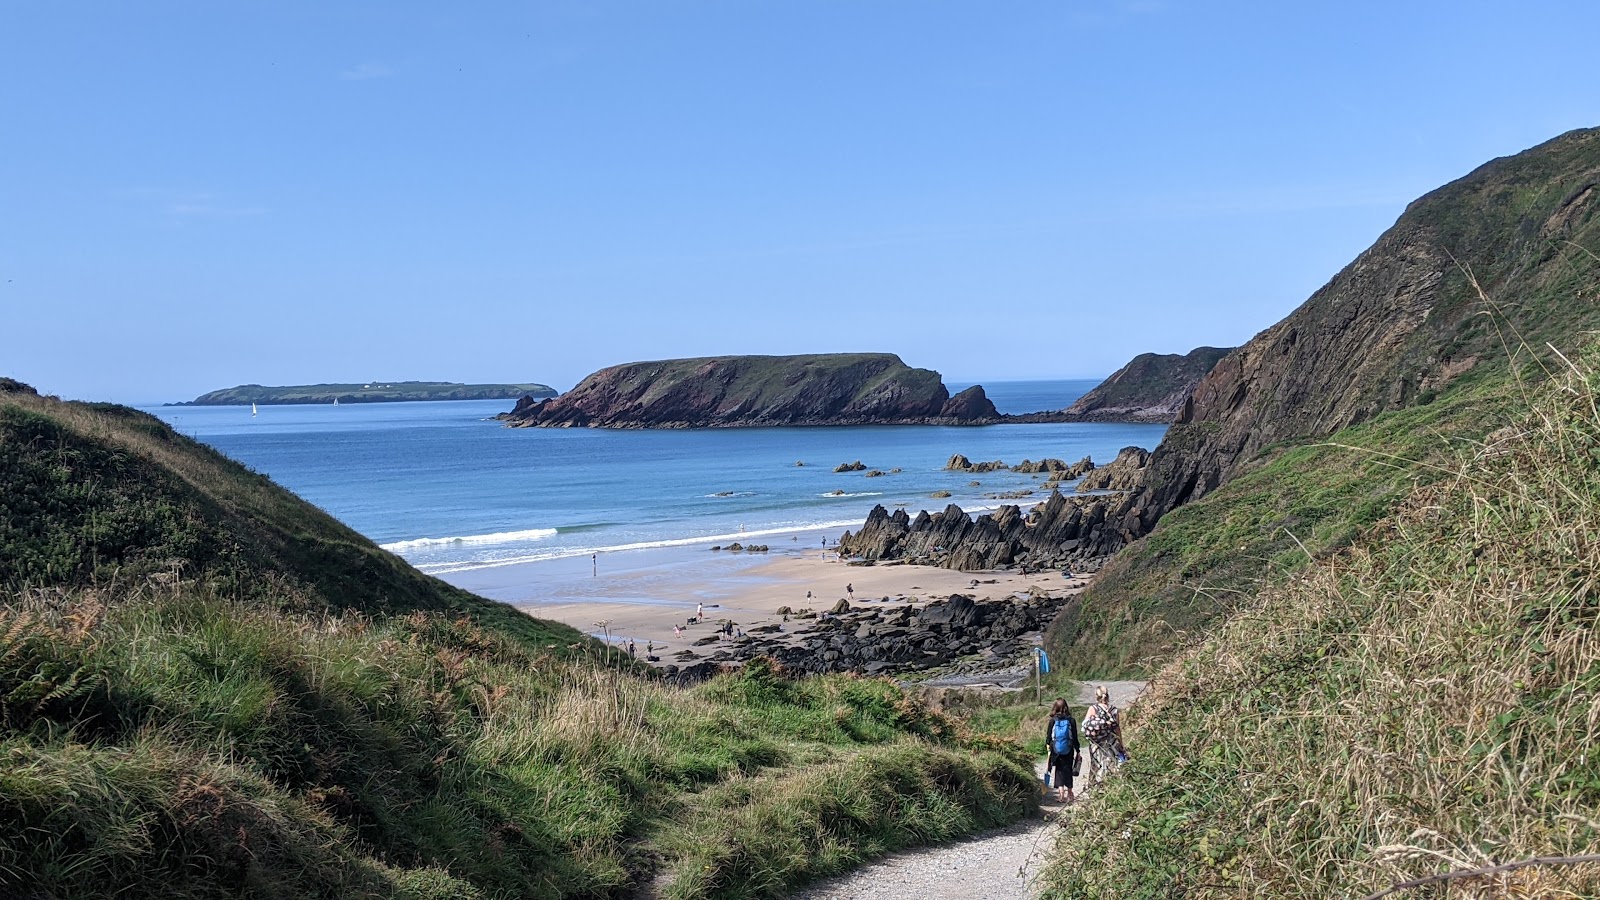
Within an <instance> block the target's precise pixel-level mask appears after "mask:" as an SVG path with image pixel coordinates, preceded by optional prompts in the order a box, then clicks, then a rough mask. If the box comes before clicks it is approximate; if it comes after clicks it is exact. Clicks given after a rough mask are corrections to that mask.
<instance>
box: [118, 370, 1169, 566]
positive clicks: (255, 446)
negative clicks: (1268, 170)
mask: <svg viewBox="0 0 1600 900" xmlns="http://www.w3.org/2000/svg"><path fill="white" fill-rule="evenodd" d="M1094 383H1095V382H1093V381H1035V382H996V383H993V384H990V385H985V387H986V388H987V389H988V390H989V394H990V397H991V398H992V399H993V400H994V402H995V405H996V406H997V407H999V408H1000V409H1001V410H1002V411H1004V412H1031V411H1034V410H1041V409H1060V408H1062V407H1064V406H1067V405H1069V404H1070V403H1071V402H1072V400H1073V399H1076V397H1077V396H1078V395H1080V394H1082V393H1083V392H1084V391H1085V390H1087V389H1088V388H1090V387H1092V386H1093V385H1094ZM953 387H954V389H956V390H959V389H960V387H962V386H960V385H957V386H953ZM509 406H510V404H509V403H507V402H504V401H463V402H433V403H375V404H361V405H344V406H337V407H335V406H332V405H328V406H320V405H319V406H268V407H262V408H261V409H260V412H259V414H258V415H256V416H254V417H252V416H251V414H250V410H249V408H248V407H153V408H149V411H150V412H153V413H155V414H156V415H159V416H161V417H162V418H163V419H165V420H167V421H168V422H170V423H172V424H173V426H174V427H176V428H177V429H178V430H179V431H181V432H183V433H185V434H189V435H192V436H194V437H196V438H199V439H200V440H203V441H205V442H206V443H209V444H211V445H212V446H214V447H216V448H217V449H219V450H221V451H222V452H224V453H226V454H228V455H229V456H231V457H233V458H234V459H237V460H239V461H241V462H243V463H245V464H246V465H249V466H250V467H252V468H254V469H256V470H257V471H260V472H264V473H266V474H268V475H270V476H272V478H273V479H274V480H276V481H277V482H278V483H279V484H282V485H284V486H285V487H287V488H289V489H290V490H293V491H295V492H296V493H298V494H300V495H301V496H302V497H305V498H306V499H308V500H310V501H311V502H312V503H315V504H317V505H318V506H320V507H322V508H323V509H325V510H327V511H328V512H330V513H332V514H333V515H334V516H336V517H338V518H339V519H341V520H343V521H344V522H345V523H347V524H349V525H350V526H351V527H353V528H355V529H356V530H357V531H360V532H361V533H362V534H365V535H367V536H368V537H370V538H372V539H373V540H374V541H377V542H378V543H380V544H383V545H385V546H387V547H388V548H389V549H391V550H393V551H394V552H396V553H399V554H400V555H401V556H403V557H405V558H406V559H408V560H410V561H411V562H412V563H413V564H415V565H417V566H418V567H419V568H421V569H422V570H423V571H426V572H431V573H435V574H448V573H452V572H464V571H469V570H473V569H477V568H481V567H485V566H495V565H504V564H508V563H514V562H525V561H534V560H540V559H552V558H557V557H566V556H579V555H588V554H590V553H594V552H612V551H618V550H624V549H639V548H648V547H670V546H678V545H684V546H686V545H690V544H701V543H705V542H708V541H718V540H720V541H724V542H726V541H730V540H734V539H743V540H745V541H746V542H749V541H750V539H752V538H757V539H759V538H760V537H761V536H763V535H773V536H777V535H787V534H789V533H790V532H795V531H802V530H815V529H819V528H829V529H835V528H836V529H838V530H840V531H842V530H843V529H845V528H847V527H853V526H855V525H857V524H859V523H860V522H861V520H862V519H863V518H864V517H865V516H866V514H867V512H868V511H870V510H871V509H872V506H873V505H874V504H876V503H882V504H884V505H886V506H889V507H890V508H893V507H894V506H896V505H905V506H906V507H907V508H908V509H910V510H912V511H915V510H918V509H922V508H931V509H942V508H944V506H945V504H946V503H951V502H954V503H957V504H959V505H961V506H962V507H963V508H965V509H968V510H972V509H980V508H992V507H994V506H995V505H997V504H998V503H999V502H1000V501H997V500H994V499H990V498H987V497H985V496H984V495H985V494H987V493H990V492H994V491H1008V490H1015V489H1019V488H1024V487H1028V486H1030V485H1033V486H1037V479H1036V478H1034V477H1033V476H1028V475H1018V474H1015V473H1012V472H995V473H988V474H984V475H978V476H972V475H968V474H963V473H956V472H945V471H943V470H942V467H943V465H944V463H945V461H946V460H947V459H948V458H949V457H950V455H951V454H952V453H964V454H966V455H967V456H968V457H970V458H971V459H973V460H974V461H977V460H991V459H1001V460H1004V461H1006V462H1008V463H1016V462H1019V461H1021V460H1022V459H1023V458H1024V457H1028V458H1032V459H1039V458H1042V457H1046V456H1053V457H1057V458H1060V459H1065V460H1067V461H1068V462H1072V461H1075V460H1077V459H1080V458H1082V457H1084V456H1090V457H1092V458H1093V459H1094V460H1095V461H1096V462H1099V463H1104V462H1107V461H1109V460H1110V459H1111V458H1112V457H1113V456H1115V455H1116V452H1117V451H1118V450H1119V449H1121V448H1122V447H1124V446H1128V445H1131V444H1136V445H1138V446H1141V447H1147V448H1150V447H1154V446H1155V445H1156V444H1157V443H1158V442H1159V441H1160V440H1161V436H1162V434H1163V433H1164V432H1165V430H1166V429H1165V426H1160V425H1111V424H1059V425H992V426H987V427H980V428H939V427H920V426H882V427H852V428H746V429H700V430H687V431H676V430H674V431H607V430H603V429H584V428H575V429H543V428H505V427H503V426H502V425H501V424H500V423H499V422H495V421H492V420H490V419H489V417H490V416H493V415H494V414H496V413H499V412H503V411H505V410H506V409H507V408H509ZM856 459H859V460H861V461H862V462H863V463H865V464H866V465H867V466H869V467H873V468H878V469H882V470H884V471H888V470H889V469H891V468H900V469H901V470H902V471H901V472H899V473H897V474H892V475H885V476H882V477H878V478H866V477H864V476H863V475H862V474H861V473H859V472H853V473H835V472H833V467H834V466H835V465H837V464H839V463H842V462H849V461H852V460H856ZM797 461H803V462H804V463H805V465H804V466H796V465H795V463H796V462H797ZM972 480H977V481H979V482H980V485H979V486H977V487H972V486H969V484H968V483H969V482H970V481H972ZM836 490H842V491H843V492H844V494H843V495H842V496H830V494H831V493H832V492H833V491H836ZM936 490H948V491H950V492H951V493H952V497H951V498H950V499H949V500H944V499H937V500H936V499H931V498H930V497H929V494H930V493H931V492H933V491H936ZM1039 499H1043V495H1040V496H1039ZM1013 502H1015V501H1013Z"/></svg>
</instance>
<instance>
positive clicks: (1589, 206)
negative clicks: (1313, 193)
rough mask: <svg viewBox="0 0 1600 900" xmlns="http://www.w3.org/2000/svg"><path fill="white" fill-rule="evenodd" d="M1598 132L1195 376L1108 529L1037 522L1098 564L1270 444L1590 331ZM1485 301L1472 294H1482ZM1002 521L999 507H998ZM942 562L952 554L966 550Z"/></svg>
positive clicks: (1470, 181) (1483, 187)
mask: <svg viewBox="0 0 1600 900" xmlns="http://www.w3.org/2000/svg"><path fill="white" fill-rule="evenodd" d="M1597 194H1600V129H1585V130H1581V131H1574V132H1570V133H1568V134H1565V135H1562V136H1561V137H1559V138H1556V139H1554V140H1552V141H1549V142H1547V143H1545V144H1542V145H1540V146H1538V147H1535V148H1533V149H1531V150H1527V151H1525V152H1523V153H1520V154H1517V155H1516V156H1511V157H1505V158H1502V159H1497V160H1494V161H1492V162H1490V163H1487V164H1485V165H1483V166H1481V167H1479V168H1478V169H1477V170H1475V171H1473V172H1472V173H1471V174H1469V175H1467V176H1466V177H1464V178H1462V179H1460V180H1458V181H1455V182H1452V183H1450V184H1448V185H1445V186H1444V187H1441V188H1439V189H1437V190H1435V191H1433V192H1432V193H1429V194H1427V195H1426V196H1424V197H1422V198H1421V199H1419V200H1417V201H1415V202H1413V203H1412V204H1411V205H1410V206H1409V207H1408V208H1407V209H1406V211H1405V213H1404V214H1403V215H1402V216H1401V217H1400V219H1399V220H1398V221H1397V222H1396V223H1395V225H1394V226H1393V227H1392V228H1390V229H1389V230H1388V231H1387V232H1385V233H1384V234H1383V235H1382V236H1381V237H1380V238H1379V239H1378V241H1377V243H1375V244H1373V246H1372V247H1371V248H1369V249H1368V250H1366V251H1365V252H1364V253H1362V254H1361V255H1360V256H1359V257H1357V258H1356V260H1355V261H1354V262H1352V263H1350V265H1348V266H1346V267H1345V268H1344V270H1342V271H1341V272H1340V273H1339V274H1338V275H1336V276H1334V278H1333V280H1332V281H1330V282H1328V284H1327V285H1325V286H1324V287H1323V288H1321V289H1320V290H1318V291H1317V292H1316V293H1315V294H1313V295H1312V296H1311V298H1310V299H1309V300H1307V301H1306V302H1305V303H1304V304H1302V305H1301V306H1300V307H1299V308H1298V309H1296V310H1295V311H1294V312H1292V313H1290V314H1289V315H1288V316H1287V317H1286V318H1285V319H1284V320H1283V321H1281V322H1279V323H1278V324H1276V325H1274V326H1272V327H1271V328H1268V329H1267V330H1265V331H1263V332H1261V333H1260V334H1259V335H1257V336H1256V337H1255V338H1253V339H1252V340H1251V341H1250V342H1248V343H1247V344H1245V345H1244V346H1242V347H1240V348H1239V349H1237V350H1235V351H1233V352H1232V353H1231V354H1229V355H1227V356H1226V357H1224V358H1223V359H1222V360H1221V361H1219V362H1218V363H1217V364H1216V366H1215V368H1213V369H1212V370H1211V371H1210V373H1209V374H1207V375H1206V376H1205V377H1203V378H1202V379H1200V381H1199V383H1198V384H1197V385H1196V387H1195V389H1194V391H1193V392H1192V393H1191V395H1190V397H1189V399H1188V400H1186V402H1185V403H1184V405H1183V408H1182V409H1181V410H1180V412H1179V414H1178V417H1177V420H1176V422H1175V424H1174V425H1173V427H1172V428H1171V429H1170V430H1169V431H1168V432H1167V435H1166V437H1165V439H1164V440H1163V441H1162V443H1161V445H1160V446H1159V447H1158V448H1157V449H1156V451H1155V453H1154V454H1153V455H1152V457H1151V459H1150V461H1149V464H1148V466H1146V467H1145V469H1144V474H1143V475H1142V476H1141V478H1140V480H1139V483H1138V485H1137V486H1136V487H1135V488H1134V489H1133V490H1130V491H1128V492H1127V493H1125V494H1122V495H1119V496H1118V497H1116V498H1114V499H1111V500H1108V501H1105V502H1106V508H1105V510H1104V517H1103V520H1101V521H1098V522H1095V523H1094V524H1092V525H1089V524H1086V523H1083V522H1079V523H1077V524H1074V523H1071V522H1069V521H1067V520H1065V519H1062V518H1061V517H1062V516H1071V515H1073V511H1074V510H1075V509H1076V507H1074V506H1071V505H1066V504H1057V505H1047V506H1046V507H1044V508H1042V509H1041V511H1040V514H1039V515H1040V517H1041V518H1040V521H1039V522H1038V523H1036V527H1042V528H1044V529H1045V531H1046V532H1047V533H1049V534H1051V535H1053V536H1056V537H1057V538H1059V539H1060V541H1062V542H1069V541H1070V542H1076V543H1075V544H1074V545H1073V546H1074V548H1075V552H1076V553H1090V554H1095V555H1105V554H1109V553H1111V552H1114V551H1116V550H1117V549H1119V548H1121V547H1122V546H1124V545H1126V544H1127V543H1129V542H1132V541H1134V540H1136V539H1138V538H1140V537H1142V536H1143V535H1145V534H1147V533H1149V532H1150V530H1151V529H1152V528H1154V527H1155V524H1156V522H1157V520H1158V519H1160V518H1161V516H1162V515H1164V514H1165V513H1167V512H1169V511H1170V510H1172V509H1174V508H1176V507H1178V506H1180V505H1182V504H1185V503H1189V502H1191V501H1193V500H1196V499H1199V498H1200V497H1203V496H1205V495H1206V494H1208V493H1210V492H1211V491H1212V490H1215V489H1216V488H1217V487H1218V486H1219V485H1221V484H1222V483H1223V482H1224V481H1226V480H1227V479H1229V478H1230V477H1232V476H1234V475H1235V474H1237V473H1239V472H1240V471H1241V470H1242V469H1244V468H1247V467H1248V466H1249V465H1250V464H1251V462H1252V461H1253V460H1254V459H1255V458H1256V457H1257V455H1258V454H1259V453H1261V452H1262V451H1263V450H1264V449H1265V448H1267V447H1269V446H1271V445H1273V444H1278V443H1284V442H1289V443H1294V442H1305V441H1311V440H1315V439H1318V438H1322V437H1326V436H1327V435H1330V434H1332V433H1334V432H1336V431H1339V430H1340V429H1343V428H1346V427H1348V426H1351V425H1354V424H1358V423H1361V422H1364V421H1367V420H1369V419H1371V418H1373V417H1375V416H1377V415H1379V414H1381V413H1383V412H1386V411H1389V410H1394V409H1399V408H1403V407H1408V406H1413V405H1417V404H1425V403H1429V402H1431V401H1432V400H1433V398H1434V397H1435V396H1436V395H1438V394H1439V393H1440V392H1443V391H1446V390H1448V389H1449V387H1450V386H1451V385H1452V384H1453V383H1455V382H1456V381H1457V380H1458V379H1462V378H1463V377H1466V376H1468V375H1469V374H1470V375H1471V376H1472V377H1473V378H1480V377H1481V378H1504V377H1506V374H1505V373H1506V372H1507V371H1508V366H1509V365H1510V355H1509V353H1510V351H1509V348H1512V347H1515V346H1517V345H1518V343H1519V342H1525V343H1526V344H1527V345H1529V346H1533V347H1540V346H1542V344H1543V342H1545V341H1546V340H1553V341H1556V342H1557V345H1558V346H1562V345H1570V338H1571V337H1572V336H1573V335H1576V334H1578V333H1580V332H1582V331H1584V330H1592V329H1593V328H1595V327H1596V325H1597V324H1600V304H1597V298H1600V289H1597V288H1600V261H1597V258H1596V257H1595V256H1594V255H1592V254H1589V253H1585V252H1583V248H1586V247H1592V246H1593V245H1594V243H1595V234H1594V232H1595V229H1596V228H1597V227H1600V196H1597ZM1574 245H1577V247H1578V249H1574ZM1480 287H1481V290H1482V293H1481V294H1480V292H1479V288H1480ZM996 515H997V516H998V515H999V513H997V514H996ZM955 550H956V552H952V553H951V554H949V556H948V557H947V559H948V562H947V564H950V563H954V562H955V561H957V560H959V559H961V558H962V554H961V553H960V552H959V550H960V548H955Z"/></svg>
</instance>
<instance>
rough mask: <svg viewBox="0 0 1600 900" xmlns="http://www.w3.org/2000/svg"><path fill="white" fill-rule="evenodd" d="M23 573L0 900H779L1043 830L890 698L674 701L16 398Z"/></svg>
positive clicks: (469, 600) (130, 428)
mask: <svg viewBox="0 0 1600 900" xmlns="http://www.w3.org/2000/svg"><path fill="white" fill-rule="evenodd" d="M0 563H3V565H0V573H3V576H0V577H3V579H4V580H3V581H0V759H3V760H4V764H3V765H0V895H3V896H19V895H20V896H53V897H80V896H83V897H87V896H118V897H127V898H157V897H160V898H190V897H194V898H198V897H215V896H220V895H229V896H246V897H252V898H279V897H282V898H291V897H293V898H300V897H326V898H340V900H345V898H364V897H410V898H424V897H426V898H457V897H465V898H475V897H482V898H510V897H536V898H564V897H606V896H625V895H628V894H630V893H632V892H634V891H636V890H638V889H640V888H641V886H643V885H645V884H646V883H652V882H653V883H654V884H655V886H656V888H657V889H659V890H660V891H662V892H663V893H665V894H666V895H667V896H672V897H683V898H690V897H707V896H729V897H733V896H740V897H743V896H777V895H780V894H781V893H783V892H785V891H786V890H787V889H788V888H789V887H791V886H793V885H794V884H796V883H798V882H801V881H804V880H807V879H810V878H814V877H817V876H820V875H824V874H830V873H833V872H836V871H839V870H840V869H842V868H844V867H847V866H850V865H853V864H855V863H857V862H859V861H861V860H863V859H867V858H870V857H871V856H873V855H876V854H881V853H884V852H887V851H889V850H892V849H895V848H898V847H903V846H911V845H916V844H920V843H925V842H929V841H935V840H942V839H946V838H949V837H952V836H956V835H961V834H967V833H970V832H972V831H974V830H977V829H980V828H984V827H987V826H991V825H996V824H1000V823H1003V822H1006V821H1010V820H1012V819H1015V818H1017V817H1019V816H1021V815H1024V814H1027V813H1029V812H1031V811H1032V810H1033V809H1034V808H1035V803H1034V800H1035V795H1036V789H1035V786H1034V784H1033V778H1032V776H1031V773H1030V772H1029V771H1028V769H1027V766H1026V760H1025V758H1023V757H1022V756H1021V755H1020V751H1019V750H1018V749H1017V748H1016V747H1015V746H1014V745H1010V744H1007V743H1006V742H1001V741H995V740H992V739H990V738H986V737H983V736H975V735H973V734H971V733H970V732H968V731H966V730H963V729H959V728H957V726H955V725H954V724H953V723H952V722H951V721H950V720H948V719H946V718H944V717H942V716H940V715H938V714H935V713H933V712H931V711H929V709H928V708H926V707H925V706H924V705H922V704H920V703H918V702H915V701H913V700H912V699H911V698H910V697H908V696H906V695H905V694H904V693H902V692H901V691H900V690H899V689H898V688H896V687H895V686H894V685H893V684H892V683H890V682H888V681H883V680H868V679H855V678H849V677H834V678H826V679H807V680H802V681H795V680H791V679H789V678H787V677H785V676H784V675H783V674H782V673H780V672H777V671H774V670H773V669H772V668H771V667H770V666H768V665H766V664H764V663H753V664H751V665H750V666H747V667H746V668H745V670H744V671H743V672H742V673H739V674H736V675H728V676H724V677H722V678H719V679H717V680H714V681H712V682H709V683H707V684H705V685H702V686H700V687H697V688H694V689H687V690H686V689H679V688H674V687H670V686H667V685H665V684H662V683H660V682H659V681H657V680H654V679H653V678H651V677H648V673H647V672H644V671H636V670H634V669H632V668H631V667H629V666H628V664H626V663H624V662H621V661H619V660H617V658H616V657H614V656H612V655H610V654H604V653H603V652H602V650H601V648H600V646H599V645H598V644H597V643H596V642H594V641H591V640H589V639H587V638H585V637H584V636H582V635H581V634H579V633H578V632H577V631H575V630H573V629H570V628H566V627H564V626H560V625H557V624H555V623H550V622H543V621H540V620H537V619H533V618H530V617H527V616H523V615H522V614H520V613H518V612H517V611H516V610H513V609H511V608H510V607H506V606H503V605H501V604H497V603H492V602H490V601H487V600H484V599H482V598H479V597H475V596H472V595H470V594H467V593H464V592H462V591H459V590H456V589H454V588H451V587H449V586H448V585H445V584H443V583H442V582H439V581H437V580H435V579H431V578H427V577H426V576H423V575H420V574H418V573H417V572H415V571H414V570H412V569H410V568H409V567H408V566H406V565H405V564H404V563H402V562H400V561H399V560H397V559H396V558H394V557H393V556H392V555H390V554H387V553H385V552H383V551H382V550H380V549H379V548H377V547H375V546H373V545H372V544H371V543H370V542H368V541H366V540H365V539H364V538H361V537H360V536H359V535H357V534H355V533H354V532H352V531H350V530H349V529H347V528H345V527H344V526H342V525H340V524H338V523H337V522H335V521H334V520H332V519H331V518H329V517H328V516H326V515H325V514H323V513H322V512H320V511H318V510H316V509H315V508H313V507H310V506H309V505H307V504H305V503H304V502H303V501H300V500H299V499H298V498H296V497H294V496H293V495H291V494H289V493H288V492H286V491H283V490H282V489H281V488H278V487H277V486H276V485H274V484H272V482H271V481H270V480H269V479H267V478H265V477H264V476H261V475H259V474H256V473H253V472H250V471H248V470H246V469H244V468H243V467H241V466H239V465H237V464H236V463H233V462H231V461H230V460H227V459H226V458H224V457H222V456H220V455H219V454H216V453H214V452H212V451H211V450H209V449H207V448H205V447H203V446H201V445H198V444H196V443H194V442H193V441H189V440H187V439H185V438H182V437H180V436H178V435H176V434H174V433H173V432H172V431H171V429H169V428H167V427H166V426H165V425H163V424H161V423H160V422H159V421H157V420H155V419H153V418H152V417H149V416H146V415H143V414H141V413H137V412H134V411H132V410H127V409H124V408H121V407H112V406H103V405H94V404H74V403H61V402H59V401H56V400H52V399H49V398H40V397H37V396H35V395H33V394H31V393H30V392H27V391H25V390H21V389H20V387H18V386H14V385H11V384H9V383H0ZM780 851H781V852H780Z"/></svg>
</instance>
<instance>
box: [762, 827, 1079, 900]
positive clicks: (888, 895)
mask: <svg viewBox="0 0 1600 900" xmlns="http://www.w3.org/2000/svg"><path fill="white" fill-rule="evenodd" d="M1055 827H1056V826H1055V822H1054V821H1053V820H1050V821H1046V820H1042V819H1032V820H1029V821H1026V822H1022V823H1019V824H1017V825H1012V826H1011V827H1009V828H1005V829H1002V830H1000V831H991V832H989V833H988V834H986V835H984V836H982V837H979V838H976V839H974V840H970V841H963V842H962V843H959V844H949V845H946V846H943V847H933V848H929V849H926V850H914V851H911V852H908V853H900V854H896V855H894V856H891V857H889V858H888V859H885V860H883V861H882V862H878V863H874V864H872V865H870V866H866V867H864V868H861V869H857V870H856V871H854V872H852V873H850V874H849V875H846V876H844V877H842V878H835V879H833V880H831V881H825V882H822V883H819V884H816V885H813V886H812V887H810V888H808V889H806V890H805V891H802V892H801V893H798V894H795V895H793V897H792V900H907V898H913V897H914V898H918V900H1018V898H1022V897H1031V896H1033V894H1034V886H1033V882H1034V878H1035V877H1036V876H1037V875H1038V874H1039V869H1040V868H1041V867H1042V866H1043V865H1044V861H1045V857H1046V856H1047V855H1048V854H1049V852H1050V848H1051V847H1052V846H1054V844H1055Z"/></svg>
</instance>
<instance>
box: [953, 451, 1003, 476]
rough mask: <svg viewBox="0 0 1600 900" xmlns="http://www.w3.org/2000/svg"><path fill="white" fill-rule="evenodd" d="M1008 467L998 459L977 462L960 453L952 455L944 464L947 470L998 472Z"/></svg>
mask: <svg viewBox="0 0 1600 900" xmlns="http://www.w3.org/2000/svg"><path fill="white" fill-rule="evenodd" d="M1006 468H1010V467H1009V466H1007V465H1006V464H1005V463H1004V462H1002V461H1000V460H998V459H996V460H991V461H989V462H979V463H975V462H973V461H972V460H970V459H967V458H966V457H965V456H963V455H961V454H960V453H957V454H954V455H952V456H951V457H950V460H949V461H948V462H946V463H945V464H944V470H945V471H946V472H998V471H1000V470H1001V469H1006Z"/></svg>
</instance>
